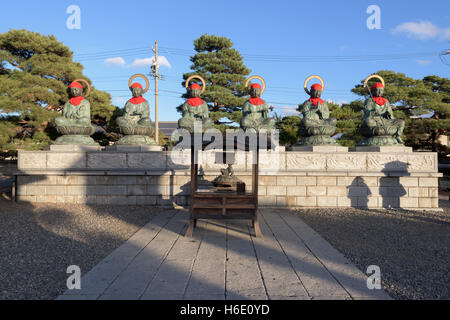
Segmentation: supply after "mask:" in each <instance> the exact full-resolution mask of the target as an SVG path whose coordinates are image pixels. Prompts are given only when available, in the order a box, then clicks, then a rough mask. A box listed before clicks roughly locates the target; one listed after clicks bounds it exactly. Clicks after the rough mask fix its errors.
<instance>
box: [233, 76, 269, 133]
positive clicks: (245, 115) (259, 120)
mask: <svg viewBox="0 0 450 320" xmlns="http://www.w3.org/2000/svg"><path fill="white" fill-rule="evenodd" d="M252 79H259V80H260V81H261V82H262V84H263V86H262V87H261V85H260V84H259V83H252V84H251V85H250V99H249V100H247V101H246V102H245V103H244V105H243V106H242V118H241V128H242V129H243V130H245V131H248V130H254V131H255V132H259V131H260V130H266V131H270V130H272V129H274V128H275V120H274V119H273V118H270V117H269V106H268V105H267V103H266V102H265V101H264V100H263V99H261V94H262V93H263V92H264V90H265V88H266V83H265V81H264V79H263V78H261V77H258V76H253V77H250V78H249V79H248V80H247V83H246V84H245V87H248V85H249V83H250V81H251V80H252Z"/></svg>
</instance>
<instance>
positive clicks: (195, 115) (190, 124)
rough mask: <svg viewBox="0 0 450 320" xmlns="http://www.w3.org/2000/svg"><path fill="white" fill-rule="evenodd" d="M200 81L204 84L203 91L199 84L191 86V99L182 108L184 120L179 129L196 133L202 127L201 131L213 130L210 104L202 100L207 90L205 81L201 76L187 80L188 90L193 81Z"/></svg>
mask: <svg viewBox="0 0 450 320" xmlns="http://www.w3.org/2000/svg"><path fill="white" fill-rule="evenodd" d="M194 78H197V79H200V80H201V81H202V82H203V89H202V87H200V85H199V84H197V83H193V84H191V85H190V86H189V90H188V91H189V99H188V100H187V101H186V102H185V103H184V104H183V106H182V114H183V115H182V118H181V119H180V120H178V128H180V129H186V130H188V131H189V132H190V133H194V128H195V127H197V126H198V127H200V126H201V131H202V132H205V131H206V130H208V129H210V128H212V126H213V121H212V120H211V119H210V118H209V109H208V104H207V103H206V102H204V101H203V100H202V98H200V96H201V94H202V93H203V91H204V90H205V80H203V78H202V77H200V76H191V77H189V78H188V79H187V80H186V89H188V85H189V81H190V80H191V79H194Z"/></svg>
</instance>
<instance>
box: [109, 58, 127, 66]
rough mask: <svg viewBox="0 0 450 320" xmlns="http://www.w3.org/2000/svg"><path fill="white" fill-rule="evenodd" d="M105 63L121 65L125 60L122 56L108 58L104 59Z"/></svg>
mask: <svg viewBox="0 0 450 320" xmlns="http://www.w3.org/2000/svg"><path fill="white" fill-rule="evenodd" d="M105 64H106V65H107V66H123V65H124V64H125V60H124V58H122V57H115V58H108V59H106V60H105Z"/></svg>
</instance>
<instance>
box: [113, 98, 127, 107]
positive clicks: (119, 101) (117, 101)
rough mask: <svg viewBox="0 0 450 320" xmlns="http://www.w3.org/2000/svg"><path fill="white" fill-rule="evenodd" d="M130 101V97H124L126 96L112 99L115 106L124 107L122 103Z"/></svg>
mask: <svg viewBox="0 0 450 320" xmlns="http://www.w3.org/2000/svg"><path fill="white" fill-rule="evenodd" d="M127 101H128V98H124V97H114V98H113V99H112V103H113V105H115V106H119V107H122V105H123V104H124V103H125V102H127Z"/></svg>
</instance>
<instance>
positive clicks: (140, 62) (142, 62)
mask: <svg viewBox="0 0 450 320" xmlns="http://www.w3.org/2000/svg"><path fill="white" fill-rule="evenodd" d="M154 63H155V56H153V57H151V58H144V59H135V60H134V62H133V64H132V65H131V66H132V67H147V66H151V65H153V64H154ZM158 63H159V65H160V66H165V67H167V68H171V67H172V66H171V64H170V62H169V61H168V60H167V58H166V57H165V56H158Z"/></svg>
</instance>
